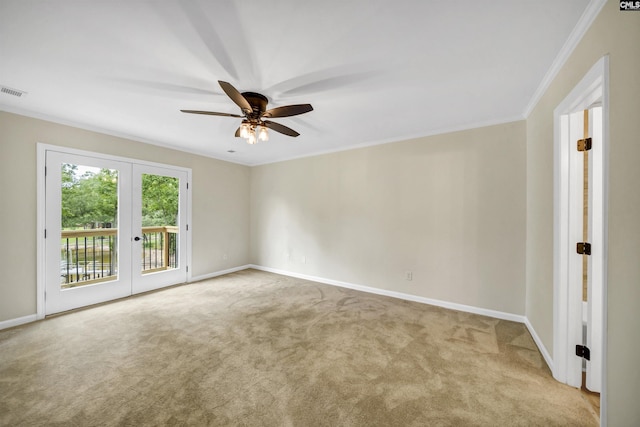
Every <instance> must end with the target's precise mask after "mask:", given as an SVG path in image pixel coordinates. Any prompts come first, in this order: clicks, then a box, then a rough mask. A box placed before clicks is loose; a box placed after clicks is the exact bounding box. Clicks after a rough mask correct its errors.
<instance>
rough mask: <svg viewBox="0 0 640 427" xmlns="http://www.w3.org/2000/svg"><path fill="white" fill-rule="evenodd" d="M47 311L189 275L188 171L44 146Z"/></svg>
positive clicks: (177, 280)
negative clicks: (68, 151) (45, 147)
mask: <svg viewBox="0 0 640 427" xmlns="http://www.w3.org/2000/svg"><path fill="white" fill-rule="evenodd" d="M45 163H46V176H45V211H46V212H45V229H46V239H45V268H44V271H45V273H44V274H45V304H44V305H45V314H53V313H57V312H61V311H65V310H70V309H73V308H78V307H83V306H86V305H91V304H96V303H100V302H104V301H109V300H113V299H117V298H122V297H125V296H129V295H132V294H136V293H140V292H145V291H149V290H152V289H157V288H161V287H164V286H169V285H172V284H176V283H183V282H185V281H186V279H187V273H186V272H187V268H186V266H187V250H186V249H187V236H186V229H187V225H186V218H187V214H186V209H187V178H188V174H187V171H186V170H184V169H178V168H171V167H168V166H167V167H161V166H156V165H153V166H152V165H147V164H137V163H134V162H130V161H121V160H113V159H111V158H102V157H100V156H99V155H96V156H95V157H94V156H91V155H79V154H73V153H67V152H61V151H60V152H59V151H54V150H47V151H46V153H45Z"/></svg>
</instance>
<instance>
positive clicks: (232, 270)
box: [187, 264, 252, 283]
mask: <svg viewBox="0 0 640 427" xmlns="http://www.w3.org/2000/svg"><path fill="white" fill-rule="evenodd" d="M248 268H252V265H250V264H245V265H240V266H238V267H233V268H228V269H226V270H220V271H214V272H213V273H207V274H202V275H200V276H193V277H191V278H190V279H189V281H188V282H187V283H194V282H199V281H201V280H206V279H211V278H213V277H218V276H224V275H225V274H229V273H235V272H236V271H241V270H246V269H248Z"/></svg>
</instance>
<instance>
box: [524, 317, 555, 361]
mask: <svg viewBox="0 0 640 427" xmlns="http://www.w3.org/2000/svg"><path fill="white" fill-rule="evenodd" d="M524 324H525V326H526V327H527V329H528V330H529V333H530V334H531V337H532V338H533V341H534V342H535V343H536V345H537V346H538V350H540V354H542V357H543V358H544V361H545V362H547V366H548V367H549V370H551V372H553V359H552V358H551V355H550V354H549V351H548V350H547V347H545V345H544V344H543V343H542V340H541V339H540V337H539V336H538V333H537V332H536V330H535V329H534V327H533V325H532V324H531V322H530V321H529V318H528V317H525V318H524Z"/></svg>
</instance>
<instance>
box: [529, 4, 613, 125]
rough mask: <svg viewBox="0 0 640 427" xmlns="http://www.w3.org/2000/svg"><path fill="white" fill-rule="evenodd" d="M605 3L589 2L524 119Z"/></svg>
mask: <svg viewBox="0 0 640 427" xmlns="http://www.w3.org/2000/svg"><path fill="white" fill-rule="evenodd" d="M606 3H607V0H591V1H590V2H589V4H588V5H587V8H586V9H585V10H584V12H583V13H582V16H581V17H580V19H579V20H578V23H577V24H576V26H575V27H574V28H573V31H571V34H569V38H567V41H566V42H565V43H564V45H563V46H562V49H560V52H558V55H557V56H556V59H554V61H553V63H552V64H551V67H549V69H548V70H547V73H546V74H545V75H544V77H543V79H542V81H541V82H540V85H539V86H538V89H536V91H535V92H534V94H533V96H532V97H531V100H530V101H529V104H527V107H526V108H525V110H524V113H523V114H522V115H523V116H524V117H525V118H528V117H529V115H530V114H531V112H532V111H533V109H534V108H535V107H536V105H538V102H539V101H540V98H542V95H544V93H545V92H546V91H547V89H549V86H551V83H552V82H553V80H554V79H555V78H556V76H557V75H558V73H559V72H560V70H561V69H562V67H563V66H564V64H565V63H566V62H567V60H568V59H569V57H570V56H571V54H572V53H573V51H574V50H575V48H576V47H577V46H578V43H580V40H582V37H584V35H585V33H586V32H587V30H588V29H589V27H591V24H593V21H594V20H595V19H596V17H597V16H598V14H599V13H600V11H601V10H602V8H603V7H604V5H605V4H606Z"/></svg>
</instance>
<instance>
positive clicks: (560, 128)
mask: <svg viewBox="0 0 640 427" xmlns="http://www.w3.org/2000/svg"><path fill="white" fill-rule="evenodd" d="M608 87H609V58H608V56H604V57H603V58H601V59H600V60H599V61H598V62H597V63H596V64H595V65H594V66H593V67H592V68H591V69H590V70H589V71H588V72H587V74H586V75H585V76H584V77H583V79H582V80H581V81H580V83H578V85H577V86H576V87H575V88H574V89H573V90H572V91H571V92H570V93H569V95H567V97H566V98H565V99H564V100H563V101H562V102H561V103H560V104H559V105H558V107H557V108H556V109H555V110H554V273H553V289H554V291H553V293H554V295H553V296H554V299H553V362H554V363H553V366H554V369H553V376H554V378H556V379H557V380H558V381H560V382H563V383H566V384H569V385H572V386H576V387H579V386H580V384H581V381H582V379H581V366H582V362H581V360H580V359H579V358H578V357H576V356H575V344H576V343H579V342H582V328H581V327H580V326H579V325H581V324H582V291H581V268H580V269H579V270H578V268H577V264H578V262H577V261H576V260H577V258H579V256H578V257H576V256H574V255H575V244H576V242H577V241H581V237H579V238H578V239H576V237H575V236H572V233H573V231H572V230H571V228H570V227H569V225H570V224H571V223H572V222H573V221H577V220H579V221H580V223H581V221H582V219H581V218H580V219H579V218H578V217H579V216H581V213H580V212H579V209H577V208H576V205H577V204H578V201H579V206H581V203H582V190H581V189H578V188H577V187H575V185H574V187H575V188H574V187H572V184H571V180H570V176H571V174H570V170H571V168H572V167H574V168H576V169H577V170H579V168H580V167H581V165H577V164H576V161H575V157H576V156H574V155H573V152H572V151H571V150H575V147H574V144H575V141H574V143H570V144H567V139H568V135H569V134H571V133H575V129H574V130H573V132H572V129H571V127H572V124H570V123H569V119H568V117H569V114H570V113H574V112H576V111H579V110H584V109H587V108H589V107H590V106H591V105H592V104H593V102H594V101H595V100H596V99H602V147H601V153H598V159H597V160H596V161H594V162H593V163H592V166H593V168H592V170H593V174H592V176H593V181H592V185H593V188H595V189H596V190H595V191H597V192H599V196H600V197H596V198H595V200H594V203H595V204H594V205H593V206H592V210H591V212H590V214H593V221H596V222H600V223H601V224H602V228H600V227H593V228H592V229H591V234H592V237H591V240H592V242H591V243H592V244H593V250H592V256H591V258H590V264H591V266H590V275H591V279H592V280H593V281H599V283H600V289H601V292H602V298H600V301H601V305H600V304H598V306H597V307H595V308H594V313H589V315H590V316H591V315H592V314H593V315H594V316H595V318H598V317H599V318H600V321H601V322H602V323H601V325H602V335H601V341H602V342H601V346H599V349H601V350H602V354H597V355H595V356H596V359H598V360H599V361H596V359H594V358H593V357H592V362H593V363H599V368H600V369H601V372H602V399H601V420H605V419H606V418H605V416H604V415H605V410H606V409H605V404H606V399H605V398H604V394H605V393H606V370H605V369H604V367H605V366H606V363H605V362H606V295H607V292H606V288H607V287H606V278H607V271H606V270H607V268H606V267H607V258H606V254H607V206H608V203H607V197H608V192H607V189H608V147H609V145H608V144H609V134H608V125H609V93H608ZM572 137H573V135H572ZM590 157H596V156H590ZM590 187H591V185H590ZM590 190H591V188H590ZM576 193H579V194H576ZM598 199H599V200H598ZM574 234H575V233H574ZM580 236H581V234H580ZM580 265H581V261H580ZM576 272H578V274H576ZM576 295H579V297H576ZM589 298H591V295H590V296H589ZM592 301H593V299H592ZM598 313H599V314H598ZM594 347H596V345H595V344H594ZM597 351H598V350H597ZM598 353H599V351H598ZM578 364H579V366H580V370H579V372H578V373H576V366H577V365H578Z"/></svg>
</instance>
